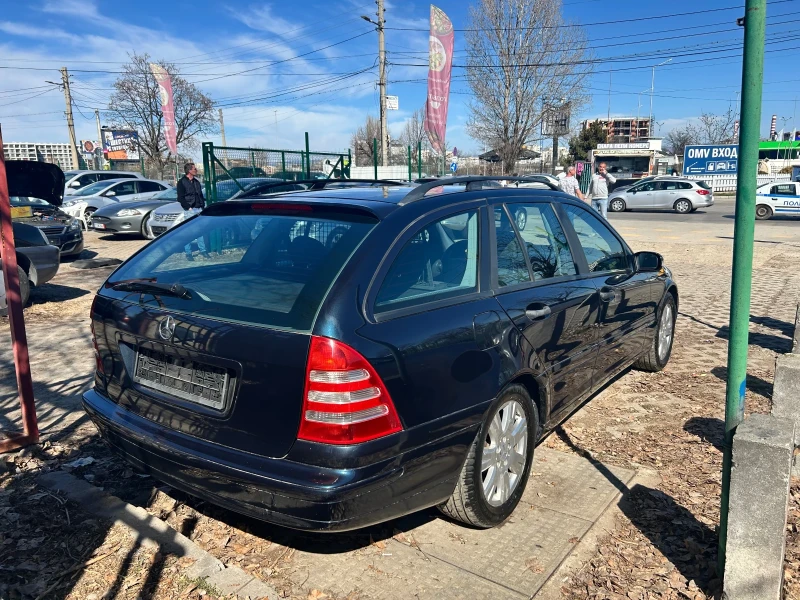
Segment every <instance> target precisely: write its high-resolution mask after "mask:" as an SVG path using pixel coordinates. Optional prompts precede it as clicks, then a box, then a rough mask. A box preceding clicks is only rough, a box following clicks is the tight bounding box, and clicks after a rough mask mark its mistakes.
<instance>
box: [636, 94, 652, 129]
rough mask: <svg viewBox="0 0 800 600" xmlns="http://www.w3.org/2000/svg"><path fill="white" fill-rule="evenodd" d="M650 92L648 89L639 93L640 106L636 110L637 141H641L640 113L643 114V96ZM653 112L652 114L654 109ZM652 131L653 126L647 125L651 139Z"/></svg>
mask: <svg viewBox="0 0 800 600" xmlns="http://www.w3.org/2000/svg"><path fill="white" fill-rule="evenodd" d="M649 91H650V90H649V88H648V89H646V90H642V91H641V92H639V93H638V94H637V96H638V98H639V105H638V108H637V109H636V139H637V140H638V139H639V113H641V112H642V94H644V93H646V92H649ZM651 112H652V108H651ZM650 129H651V126H650V125H649V124H648V125H647V133H648V137H651V136H650V135H649V134H650V133H651V131H650Z"/></svg>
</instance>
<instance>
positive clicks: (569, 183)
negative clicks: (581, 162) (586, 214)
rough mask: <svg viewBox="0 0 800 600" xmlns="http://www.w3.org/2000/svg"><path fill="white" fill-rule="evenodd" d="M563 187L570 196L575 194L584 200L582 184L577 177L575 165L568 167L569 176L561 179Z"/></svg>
mask: <svg viewBox="0 0 800 600" xmlns="http://www.w3.org/2000/svg"><path fill="white" fill-rule="evenodd" d="M561 189H562V190H563V191H564V192H566V193H567V194H569V195H570V196H575V197H577V198H580V199H581V200H584V197H583V194H582V193H581V185H580V183H578V179H577V178H576V177H575V167H569V168H568V169H567V176H566V177H564V179H562V180H561Z"/></svg>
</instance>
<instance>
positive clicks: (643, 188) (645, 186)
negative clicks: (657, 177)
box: [631, 181, 656, 192]
mask: <svg viewBox="0 0 800 600" xmlns="http://www.w3.org/2000/svg"><path fill="white" fill-rule="evenodd" d="M655 189H656V182H655V181H648V182H647V183H642V184H640V185H637V186H636V187H634V188H633V189H632V190H631V191H634V190H635V191H637V192H652V191H653V190H655Z"/></svg>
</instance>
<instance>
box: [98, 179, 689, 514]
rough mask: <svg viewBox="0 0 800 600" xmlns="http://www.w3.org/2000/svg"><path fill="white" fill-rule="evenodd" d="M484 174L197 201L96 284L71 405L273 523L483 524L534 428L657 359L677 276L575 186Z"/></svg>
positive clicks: (667, 348)
mask: <svg viewBox="0 0 800 600" xmlns="http://www.w3.org/2000/svg"><path fill="white" fill-rule="evenodd" d="M506 179H508V178H506ZM488 180H489V178H448V179H447V180H446V181H442V182H434V183H428V184H423V185H420V186H418V187H411V186H393V187H389V186H387V187H384V188H367V187H354V188H349V189H338V190H337V189H333V190H320V191H302V192H294V193H286V194H281V195H273V196H264V197H259V198H246V197H245V198H240V199H237V200H233V201H228V202H222V203H217V204H213V205H211V206H209V207H208V208H206V209H205V210H204V211H203V213H202V214H200V215H198V216H196V217H194V218H192V219H189V220H188V221H186V222H184V223H182V224H180V225H179V226H177V227H175V228H174V229H172V230H170V231H169V232H167V233H166V234H164V235H163V236H161V237H159V238H158V239H156V240H155V241H154V242H153V243H151V244H149V245H148V246H146V247H145V248H143V249H142V250H140V251H139V252H138V253H137V254H136V255H134V256H133V257H131V258H130V259H129V260H128V261H127V262H126V263H124V264H123V265H121V266H120V267H119V268H118V269H117V270H116V271H115V272H114V273H113V274H112V275H111V277H109V279H108V281H106V283H105V284H104V285H103V287H102V288H101V290H100V291H99V293H98V296H97V298H96V300H95V302H94V305H93V307H92V312H91V319H92V330H93V333H94V340H95V350H96V354H97V370H96V375H95V386H94V389H92V390H89V391H87V392H86V393H85V394H84V396H83V404H84V407H85V409H86V411H87V412H88V414H89V415H90V416H91V418H92V419H93V421H94V422H95V424H96V425H97V427H98V428H99V430H100V431H101V433H102V434H103V436H104V437H105V438H106V439H107V440H108V441H109V442H110V443H111V445H112V446H113V447H114V448H115V449H116V450H118V451H119V452H120V453H122V454H123V455H124V456H125V457H126V458H127V459H128V460H129V461H130V462H131V463H133V464H134V465H135V466H137V467H138V468H140V469H142V470H145V471H147V472H149V473H151V474H152V475H153V476H155V477H157V478H159V479H161V480H163V481H166V482H168V483H169V484H170V485H172V486H174V487H176V488H178V489H181V490H184V491H187V492H189V493H191V494H195V495H197V496H200V497H202V498H205V499H207V500H208V501H210V502H213V503H215V504H219V505H222V506H225V507H228V508H230V509H232V510H235V511H239V512H242V513H246V514H249V515H252V516H255V517H257V518H260V519H263V520H266V521H270V522H273V523H277V524H280V525H285V526H288V527H294V528H301V529H316V530H345V529H352V528H356V527H361V526H365V525H369V524H372V523H376V522H380V521H384V520H387V519H390V518H393V517H397V516H400V515H403V514H406V513H409V512H412V511H416V510H420V509H423V508H426V507H430V506H438V507H439V508H441V509H442V510H443V511H444V512H445V513H446V514H448V515H450V516H451V517H453V518H455V519H459V520H461V521H464V522H467V523H470V524H472V525H475V526H479V527H491V526H494V525H497V524H499V523H501V522H502V521H503V520H504V519H506V518H507V517H508V516H509V515H510V514H511V512H512V511H513V510H514V508H515V506H516V505H517V503H518V501H519V499H520V496H521V495H522V492H523V489H524V487H525V484H526V482H527V480H528V475H529V472H530V468H531V464H532V461H533V451H534V446H535V445H536V444H537V442H538V441H539V440H540V439H541V436H542V433H543V432H545V431H547V430H549V429H552V428H553V427H555V426H556V425H557V424H558V423H559V422H561V421H563V420H564V419H565V418H566V417H567V416H568V415H569V414H570V413H571V412H572V411H574V410H575V409H576V408H577V407H578V406H579V405H580V404H581V403H582V402H584V401H585V400H586V399H587V398H589V397H590V396H591V395H592V394H593V393H595V392H596V391H597V390H599V389H600V388H602V387H603V386H604V385H605V384H606V383H607V382H608V381H609V380H611V379H612V378H613V377H614V376H615V375H617V374H618V373H620V372H621V371H623V370H624V369H626V368H628V367H629V366H630V365H632V364H633V365H635V366H637V367H638V368H641V369H644V370H648V371H658V370H660V369H662V368H663V367H664V366H665V365H666V363H667V361H668V360H669V356H670V352H671V348H672V341H673V332H674V325H675V318H676V314H677V306H678V292H677V288H676V285H675V283H674V282H673V280H672V276H671V273H670V271H669V270H668V269H667V268H666V267H664V266H663V265H662V259H661V257H660V256H659V255H658V254H655V253H650V252H640V253H638V254H634V253H633V252H632V251H631V250H630V248H629V247H628V246H627V245H626V244H625V242H624V241H623V240H622V238H621V237H620V236H619V235H618V234H617V233H616V232H615V231H614V229H613V228H612V227H611V226H610V225H609V224H608V223H607V222H606V221H604V220H603V219H601V218H600V217H599V216H598V215H597V213H595V212H593V211H592V210H591V209H590V208H589V207H588V206H587V205H586V204H584V203H582V202H579V201H576V200H575V199H574V198H572V197H571V196H567V195H565V194H564V193H562V192H559V191H555V190H552V191H551V190H537V189H525V188H521V189H516V188H506V189H486V188H485V187H484V186H485V185H486V182H487V181H488ZM519 210H524V211H525V212H526V215H527V220H526V222H527V224H526V228H525V230H524V231H520V230H519V229H517V228H516V226H515V223H514V220H513V219H512V218H511V215H514V214H516V213H517V212H518V211H519ZM201 240H202V242H201ZM201 250H202V251H201Z"/></svg>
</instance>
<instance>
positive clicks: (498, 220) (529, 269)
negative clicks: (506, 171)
mask: <svg viewBox="0 0 800 600" xmlns="http://www.w3.org/2000/svg"><path fill="white" fill-rule="evenodd" d="M493 210H494V225H495V226H494V228H493V229H494V231H493V233H494V240H493V241H494V244H493V246H494V248H495V253H494V257H495V265H496V269H495V282H494V285H495V286H496V287H495V293H496V297H497V301H498V302H499V303H500V305H501V306H502V307H503V310H504V311H505V312H506V313H507V314H508V316H509V317H510V318H511V320H512V321H513V322H514V324H515V325H516V327H517V328H518V329H519V331H520V332H521V333H522V334H523V335H524V336H525V339H526V340H527V341H528V343H529V344H530V346H531V347H532V350H533V352H534V354H535V357H536V361H534V364H531V365H527V366H528V367H533V368H534V369H535V370H537V371H539V372H541V373H544V374H545V376H546V379H547V381H548V385H549V387H550V389H549V394H550V399H551V405H550V412H551V415H552V416H553V417H555V418H557V416H558V413H560V412H561V411H563V410H566V409H568V408H569V406H571V405H573V403H575V402H578V401H580V400H581V399H583V398H585V397H586V396H587V395H588V394H589V393H590V392H591V386H592V373H593V366H594V361H595V348H594V345H595V339H596V335H597V332H596V329H595V327H594V326H595V324H596V323H597V316H598V300H597V293H596V289H595V287H594V284H593V283H592V281H591V280H587V279H585V278H583V279H582V278H581V276H580V272H579V268H578V266H577V265H576V262H575V260H573V257H572V253H571V251H570V245H569V242H568V239H567V236H566V234H565V232H564V228H563V226H562V224H561V222H560V220H559V218H558V217H557V215H556V211H555V209H554V207H553V205H552V204H551V203H550V202H549V201H547V200H543V201H529V202H521V203H512V204H508V205H506V206H502V205H497V206H495V207H494V208H493ZM520 210H524V211H525V213H526V214H527V222H526V226H525V229H524V230H522V231H520V230H519V229H518V228H516V227H515V225H514V222H513V220H512V219H511V215H514V214H517V213H518V212H519V211H520Z"/></svg>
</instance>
